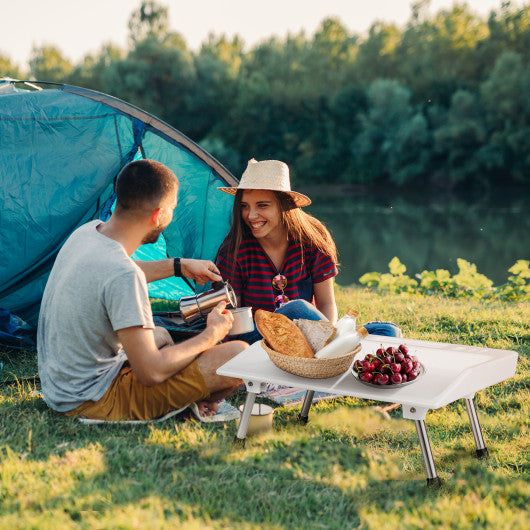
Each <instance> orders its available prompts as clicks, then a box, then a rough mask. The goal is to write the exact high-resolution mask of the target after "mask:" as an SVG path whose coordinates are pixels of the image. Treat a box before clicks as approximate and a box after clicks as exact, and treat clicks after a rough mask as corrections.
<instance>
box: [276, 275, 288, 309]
mask: <svg viewBox="0 0 530 530" xmlns="http://www.w3.org/2000/svg"><path fill="white" fill-rule="evenodd" d="M286 287H287V278H286V277H285V276H284V275H283V274H276V276H274V277H273V278H272V288H273V289H274V290H275V291H277V292H278V293H280V294H277V295H275V296H274V307H276V309H278V308H279V307H282V305H283V304H286V303H287V302H288V301H289V298H287V296H286V295H285V293H284V289H285V288H286Z"/></svg>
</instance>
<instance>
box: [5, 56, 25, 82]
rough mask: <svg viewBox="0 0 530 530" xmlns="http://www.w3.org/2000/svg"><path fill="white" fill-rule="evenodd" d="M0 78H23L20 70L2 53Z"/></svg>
mask: <svg viewBox="0 0 530 530" xmlns="http://www.w3.org/2000/svg"><path fill="white" fill-rule="evenodd" d="M1 77H10V78H11V79H21V78H22V77H23V74H22V71H21V70H20V68H19V67H18V66H17V65H16V64H14V63H13V62H12V61H11V59H10V58H9V57H8V56H7V55H4V54H3V53H2V52H0V78H1Z"/></svg>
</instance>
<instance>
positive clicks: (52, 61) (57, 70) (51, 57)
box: [29, 46, 73, 83]
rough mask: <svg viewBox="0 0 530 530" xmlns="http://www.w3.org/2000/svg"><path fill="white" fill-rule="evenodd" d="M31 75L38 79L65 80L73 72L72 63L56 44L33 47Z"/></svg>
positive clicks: (30, 62)
mask: <svg viewBox="0 0 530 530" xmlns="http://www.w3.org/2000/svg"><path fill="white" fill-rule="evenodd" d="M29 70H30V76H31V77H32V78H33V79H35V80H37V81H57V82H60V83H62V82H64V81H65V79H66V78H67V77H68V76H69V75H70V74H71V73H72V71H73V66H72V63H71V62H70V61H69V60H68V59H66V58H65V57H64V56H63V54H62V52H61V50H59V48H56V47H55V46H42V47H40V48H35V47H34V48H33V50H32V52H31V58H30V60H29Z"/></svg>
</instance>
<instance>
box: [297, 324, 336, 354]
mask: <svg viewBox="0 0 530 530" xmlns="http://www.w3.org/2000/svg"><path fill="white" fill-rule="evenodd" d="M293 322H294V323H295V324H296V325H297V326H298V327H299V328H300V331H301V332H302V333H303V334H304V337H305V338H306V339H307V342H309V345H310V346H311V349H312V350H313V353H316V352H317V351H319V350H321V349H322V348H323V347H324V346H325V345H326V344H328V343H329V342H330V341H331V340H333V337H335V333H336V332H337V329H336V328H335V326H334V325H333V324H332V323H331V322H326V321H325V320H307V319H305V318H295V319H294V320H293Z"/></svg>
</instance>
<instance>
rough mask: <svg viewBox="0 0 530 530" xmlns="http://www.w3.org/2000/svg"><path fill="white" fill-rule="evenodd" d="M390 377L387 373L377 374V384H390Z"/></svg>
mask: <svg viewBox="0 0 530 530" xmlns="http://www.w3.org/2000/svg"><path fill="white" fill-rule="evenodd" d="M389 379H390V377H389V376H388V375H387V374H377V375H376V376H375V383H376V384H377V385H388V381H389Z"/></svg>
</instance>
